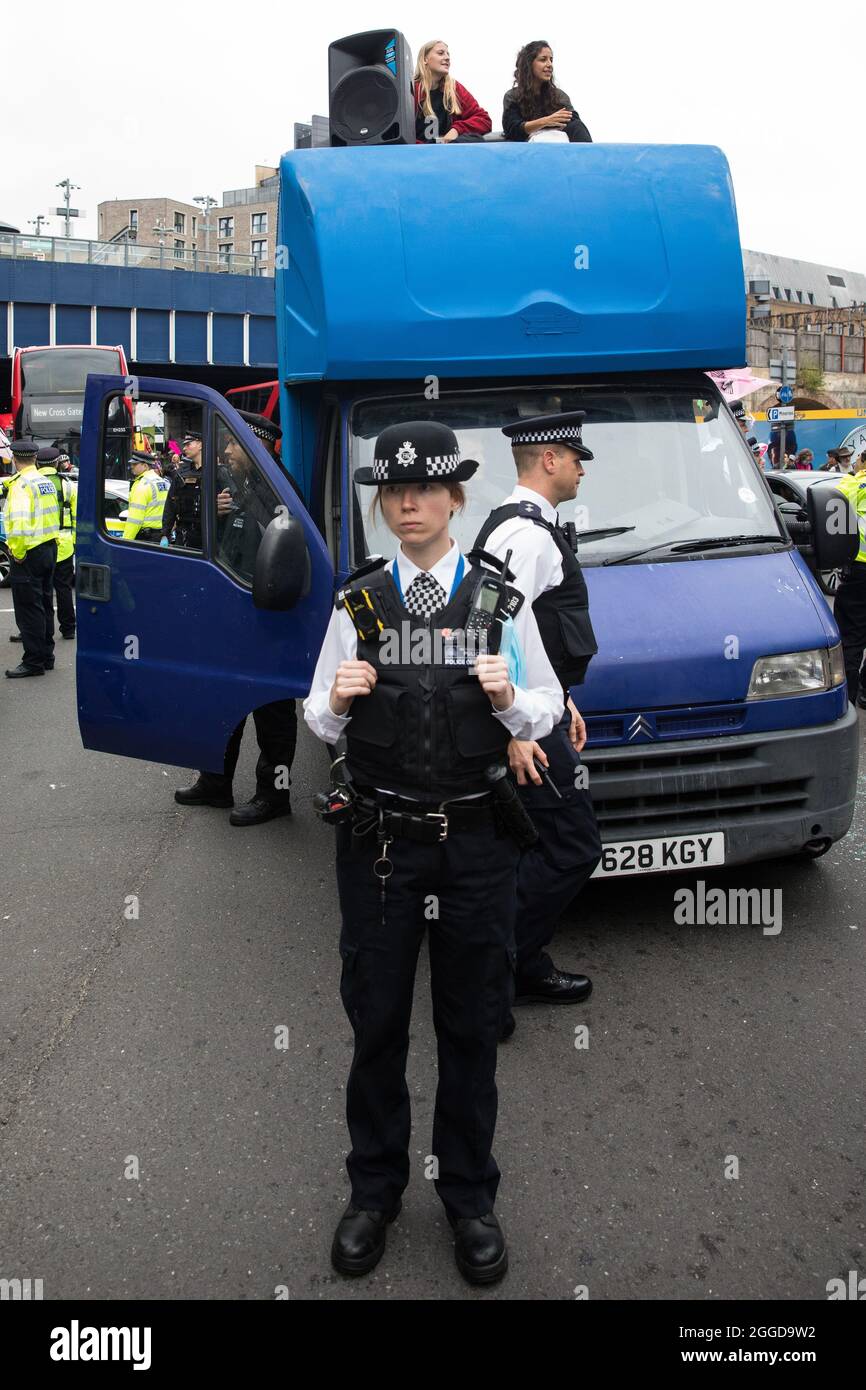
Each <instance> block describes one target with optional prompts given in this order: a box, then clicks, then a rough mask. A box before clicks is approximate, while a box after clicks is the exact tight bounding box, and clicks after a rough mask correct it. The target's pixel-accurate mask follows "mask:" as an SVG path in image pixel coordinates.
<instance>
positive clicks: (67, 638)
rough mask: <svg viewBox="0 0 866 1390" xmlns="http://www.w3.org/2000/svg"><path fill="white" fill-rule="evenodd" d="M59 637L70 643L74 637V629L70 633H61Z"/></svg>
mask: <svg viewBox="0 0 866 1390" xmlns="http://www.w3.org/2000/svg"><path fill="white" fill-rule="evenodd" d="M60 636H61V637H62V638H63V639H64V640H65V641H67V642H71V641H72V639H73V637H74V636H75V628H73V629H72V631H71V632H61V634H60Z"/></svg>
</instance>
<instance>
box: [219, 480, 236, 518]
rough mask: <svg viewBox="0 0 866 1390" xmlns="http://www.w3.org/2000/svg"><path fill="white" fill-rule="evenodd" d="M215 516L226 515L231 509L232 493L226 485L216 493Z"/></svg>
mask: <svg viewBox="0 0 866 1390" xmlns="http://www.w3.org/2000/svg"><path fill="white" fill-rule="evenodd" d="M216 504H217V516H228V514H229V512H230V511H231V509H232V495H231V493H230V492H229V490H228V488H227V487H224V488H223V490H222V492H218V493H217V500H216Z"/></svg>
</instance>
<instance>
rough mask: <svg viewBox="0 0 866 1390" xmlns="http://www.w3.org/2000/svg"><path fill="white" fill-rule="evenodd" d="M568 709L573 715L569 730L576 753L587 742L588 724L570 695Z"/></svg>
mask: <svg viewBox="0 0 866 1390" xmlns="http://www.w3.org/2000/svg"><path fill="white" fill-rule="evenodd" d="M566 709H567V710H568V712H569V714H570V715H571V727H570V729H569V731H568V737H569V739H570V741H571V746H572V748H573V749H574V751H575V753H579V752H580V751H581V749H582V748H583V746H584V744H585V743H586V725H585V724H584V722H583V719H582V718H581V715H580V712H579V710H578V708H577V705H576V704H575V703H574V701H573V700H572V698H571V696H570V695H569V697H568V701H567V703H566Z"/></svg>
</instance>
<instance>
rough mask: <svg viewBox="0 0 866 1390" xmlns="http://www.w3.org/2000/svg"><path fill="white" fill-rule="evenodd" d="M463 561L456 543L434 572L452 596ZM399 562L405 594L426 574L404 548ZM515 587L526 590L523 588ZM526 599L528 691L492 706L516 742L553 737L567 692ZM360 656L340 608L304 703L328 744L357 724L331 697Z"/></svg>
mask: <svg viewBox="0 0 866 1390" xmlns="http://www.w3.org/2000/svg"><path fill="white" fill-rule="evenodd" d="M533 495H534V494H533ZM533 529H535V530H537V529H538V528H537V527H535V528H533ZM459 558H460V551H459V550H458V548H457V543H456V541H453V540H452V542H451V549H450V550H449V551H448V552H447V553H446V554H445V555H443V557H442V559H441V560H439V561H437V563H436V564H435V565H434V566H433V568H432V569H431V570H430V571H429V573H430V574H432V575H433V577H434V579H436V580H437V581H438V583H440V584H441V585H442V588H443V589H444V590H445V592H446V594H449V595H450V593H451V586H452V585H453V583H454V577H455V575H456V573H457V562H458V560H459ZM395 563H397V564H398V565H399V579H400V585H401V588H402V590H403V593H404V594H405V593H406V590H407V589H408V588H409V585H410V584H411V583H412V580H413V579H414V578H415V576H416V575H417V574H420V573H421V570H419V568H418V566H417V565H415V564H413V562H412V561H411V560H410V559H409V557H408V556H407V555H405V554H404V553H403V547H402V546H401V547H400V549H399V550H398V552H397V560H396V561H394V560H390V561H389V562H388V564H387V566H386V568H387V570H388V572H389V573H393V570H394V565H395ZM515 587H516V588H518V589H520V585H519V584H517V585H515ZM520 592H521V593H524V590H523V589H520ZM525 597H526V599H527V601H526V602H525V603H524V604H523V606H522V608H521V609H520V612H519V613H518V614H517V617H516V618H515V619H514V630H515V634H516V636H517V639H518V641H519V643H520V645H521V647H522V649H523V657H524V665H525V670H526V688H521V687H520V686H515V687H514V703H513V705H512V706H511V708H510V709H506V710H496V709H494V708H493V706H492V705H491V706H490V710H491V713H492V714H493V715H494V717H495V718H496V719H498V720H499V721H500V723H502V724H504V726H505V728H506V729H507V730H508V732H509V734H511V736H512V738H519V739H540V738H544V737H545V736H546V735H547V734H549V733H550V731H551V729H552V728H553V726H554V725H555V724H557V723H558V722H559V720H560V718H561V716H562V709H563V705H562V689H561V687H560V684H559V681H558V680H557V679H556V675H555V673H554V670H553V667H552V666H551V664H550V662H549V661H548V659H547V653H546V652H545V650H544V646H543V644H542V641H541V634H540V633H539V631H538V624H537V623H536V621H535V616H534V614H533V612H532V608H531V601H530V600H529V596H528V595H525ZM357 655H358V635H357V633H356V631H355V625H354V623H353V622H352V619H351V618H350V617H349V614H348V613H347V612H346V610H345V608H339V609H337V608H335V609H334V611H333V613H332V614H331V621H330V622H329V624H328V631H327V632H326V633H325V640H324V642H323V644H322V650H321V651H320V652H319V660H318V662H317V663H316V670H315V674H314V676H313V683H312V686H311V687H310V693H309V695H308V696H307V698H306V700H305V701H304V719H305V720H306V721H307V724H308V725H309V726H310V728H311V729H312V731H313V733H314V734H315V735H316V737H317V738H320V739H323V740H324V742H325V743H336V741H337V739H338V738H339V737H340V735H341V734H342V733H343V732H344V730H345V729H346V727H347V725H348V724H349V722H350V721H351V718H352V714H351V710H350V711H349V713H348V714H347V715H339V714H334V711H333V710H332V709H331V706H330V703H329V699H330V694H331V687H332V686H333V684H334V677H335V676H336V674H337V667H338V666H339V664H340V662H341V661H354V660H355V659H356V658H357ZM366 698H367V697H366V696H364V695H358V696H356V699H359V700H363V699H366Z"/></svg>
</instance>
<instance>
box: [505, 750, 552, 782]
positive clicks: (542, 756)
mask: <svg viewBox="0 0 866 1390" xmlns="http://www.w3.org/2000/svg"><path fill="white" fill-rule="evenodd" d="M507 752H508V766H509V767H510V768H511V771H512V772H513V773H514V775H515V777H516V778H517V783H518V786H521V787H525V786H526V785H527V782H534V783H535V785H536V786H537V787H540V786H541V774H540V773H539V771H538V769H537V768H536V767H535V765H534V763H533V761H532V759H533V758H537V759H538V761H539V762H540V763H541V764H542V766H543V767H547V766H548V762H547V754H546V753H545V751H544V749H543V748H542V746H541V744H540V743H533V742H532V740H531V739H529V740H524V739H521V738H513V739H511V741H510V742H509V744H508V749H507Z"/></svg>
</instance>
